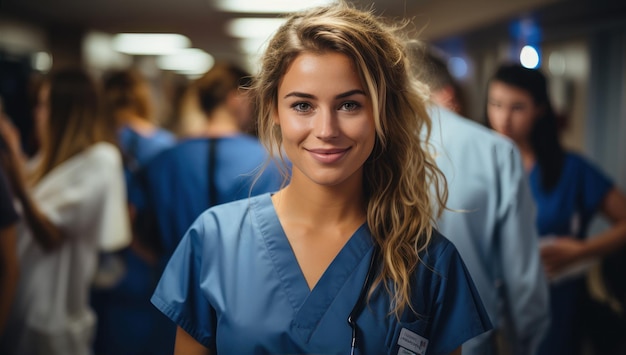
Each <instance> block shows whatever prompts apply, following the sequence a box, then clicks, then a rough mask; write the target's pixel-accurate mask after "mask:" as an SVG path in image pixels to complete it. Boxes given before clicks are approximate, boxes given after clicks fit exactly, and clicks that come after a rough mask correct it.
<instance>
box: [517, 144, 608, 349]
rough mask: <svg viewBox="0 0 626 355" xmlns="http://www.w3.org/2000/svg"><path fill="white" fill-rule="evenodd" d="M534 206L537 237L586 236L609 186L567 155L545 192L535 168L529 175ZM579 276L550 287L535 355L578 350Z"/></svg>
mask: <svg viewBox="0 0 626 355" xmlns="http://www.w3.org/2000/svg"><path fill="white" fill-rule="evenodd" d="M529 180H530V187H531V191H532V193H533V197H534V198H535V201H536V203H537V212H538V213H537V229H538V231H539V235H540V237H548V236H555V235H556V236H573V237H575V238H577V239H584V238H586V237H587V232H588V228H589V223H590V222H591V220H592V218H593V217H594V215H595V214H596V213H597V212H598V210H599V208H600V204H601V203H602V200H603V199H604V198H605V196H606V195H607V193H608V192H609V191H610V190H611V188H612V187H613V183H612V181H611V180H610V179H609V178H608V177H606V176H605V175H604V174H603V173H602V171H600V169H598V168H596V167H595V166H594V165H593V164H591V163H590V162H589V161H587V160H586V159H584V158H583V157H582V156H580V155H578V154H575V153H567V154H566V156H565V162H564V165H563V171H562V173H561V177H560V178H559V182H558V184H557V185H556V186H555V187H554V188H553V189H552V190H549V191H546V190H545V189H544V188H542V187H541V176H540V171H539V167H538V166H537V165H536V166H535V167H534V168H533V170H532V171H531V173H530V176H529ZM585 287H586V286H585V279H584V278H583V277H582V276H579V277H575V278H571V279H566V280H562V281H559V282H557V283H554V284H551V286H550V308H551V312H552V322H551V324H550V327H549V329H548V333H547V334H546V336H545V338H544V340H543V342H542V344H541V346H540V348H539V351H538V355H571V354H576V353H577V351H578V348H579V343H578V340H579V335H578V334H577V329H578V328H579V327H578V324H579V322H580V320H579V317H578V314H579V312H580V311H579V309H580V301H581V297H582V295H583V293H584V290H585Z"/></svg>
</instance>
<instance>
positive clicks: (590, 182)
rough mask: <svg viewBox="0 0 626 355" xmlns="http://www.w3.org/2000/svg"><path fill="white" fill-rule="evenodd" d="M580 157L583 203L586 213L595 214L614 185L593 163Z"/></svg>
mask: <svg viewBox="0 0 626 355" xmlns="http://www.w3.org/2000/svg"><path fill="white" fill-rule="evenodd" d="M579 159H580V164H581V168H580V172H581V179H582V184H581V185H582V193H583V196H582V204H583V208H584V211H585V215H588V216H590V215H593V214H594V213H595V212H596V211H597V210H598V209H599V208H600V204H601V203H602V200H603V199H604V197H605V196H606V194H607V193H608V192H609V191H610V190H611V188H612V187H613V182H612V181H611V179H609V178H608V177H607V176H606V175H605V174H604V173H603V172H602V171H601V170H600V169H599V168H598V167H596V166H595V165H594V164H593V163H591V162H589V161H586V160H584V159H583V158H581V157H579Z"/></svg>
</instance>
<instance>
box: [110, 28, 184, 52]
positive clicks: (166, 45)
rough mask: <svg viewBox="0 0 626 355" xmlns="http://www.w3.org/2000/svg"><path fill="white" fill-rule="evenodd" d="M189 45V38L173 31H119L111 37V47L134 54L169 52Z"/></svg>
mask: <svg viewBox="0 0 626 355" xmlns="http://www.w3.org/2000/svg"><path fill="white" fill-rule="evenodd" d="M190 45H191V41H190V40H189V38H187V37H185V36H183V35H179V34H175V33H120V34H117V35H115V37H113V48H114V49H115V50H116V51H118V52H122V53H127V54H136V55H163V54H171V53H175V52H176V51H179V50H180V49H182V48H187V47H189V46H190Z"/></svg>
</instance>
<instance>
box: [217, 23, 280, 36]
mask: <svg viewBox="0 0 626 355" xmlns="http://www.w3.org/2000/svg"><path fill="white" fill-rule="evenodd" d="M285 21H286V19H283V18H236V19H234V20H232V21H230V22H229V23H228V24H227V25H226V32H227V33H228V34H229V35H231V36H233V37H236V38H263V39H265V38H268V37H270V36H271V35H272V34H274V32H276V30H278V28H279V27H280V26H281V25H282V24H283V23H285Z"/></svg>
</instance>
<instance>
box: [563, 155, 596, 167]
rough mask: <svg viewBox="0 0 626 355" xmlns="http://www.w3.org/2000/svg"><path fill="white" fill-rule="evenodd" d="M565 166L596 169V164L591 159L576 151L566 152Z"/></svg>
mask: <svg viewBox="0 0 626 355" xmlns="http://www.w3.org/2000/svg"><path fill="white" fill-rule="evenodd" d="M565 164H568V165H570V166H573V167H576V168H582V169H585V168H595V164H594V163H593V162H592V161H591V160H590V159H589V158H586V157H585V156H583V155H582V154H581V153H578V152H575V151H567V152H565Z"/></svg>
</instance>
